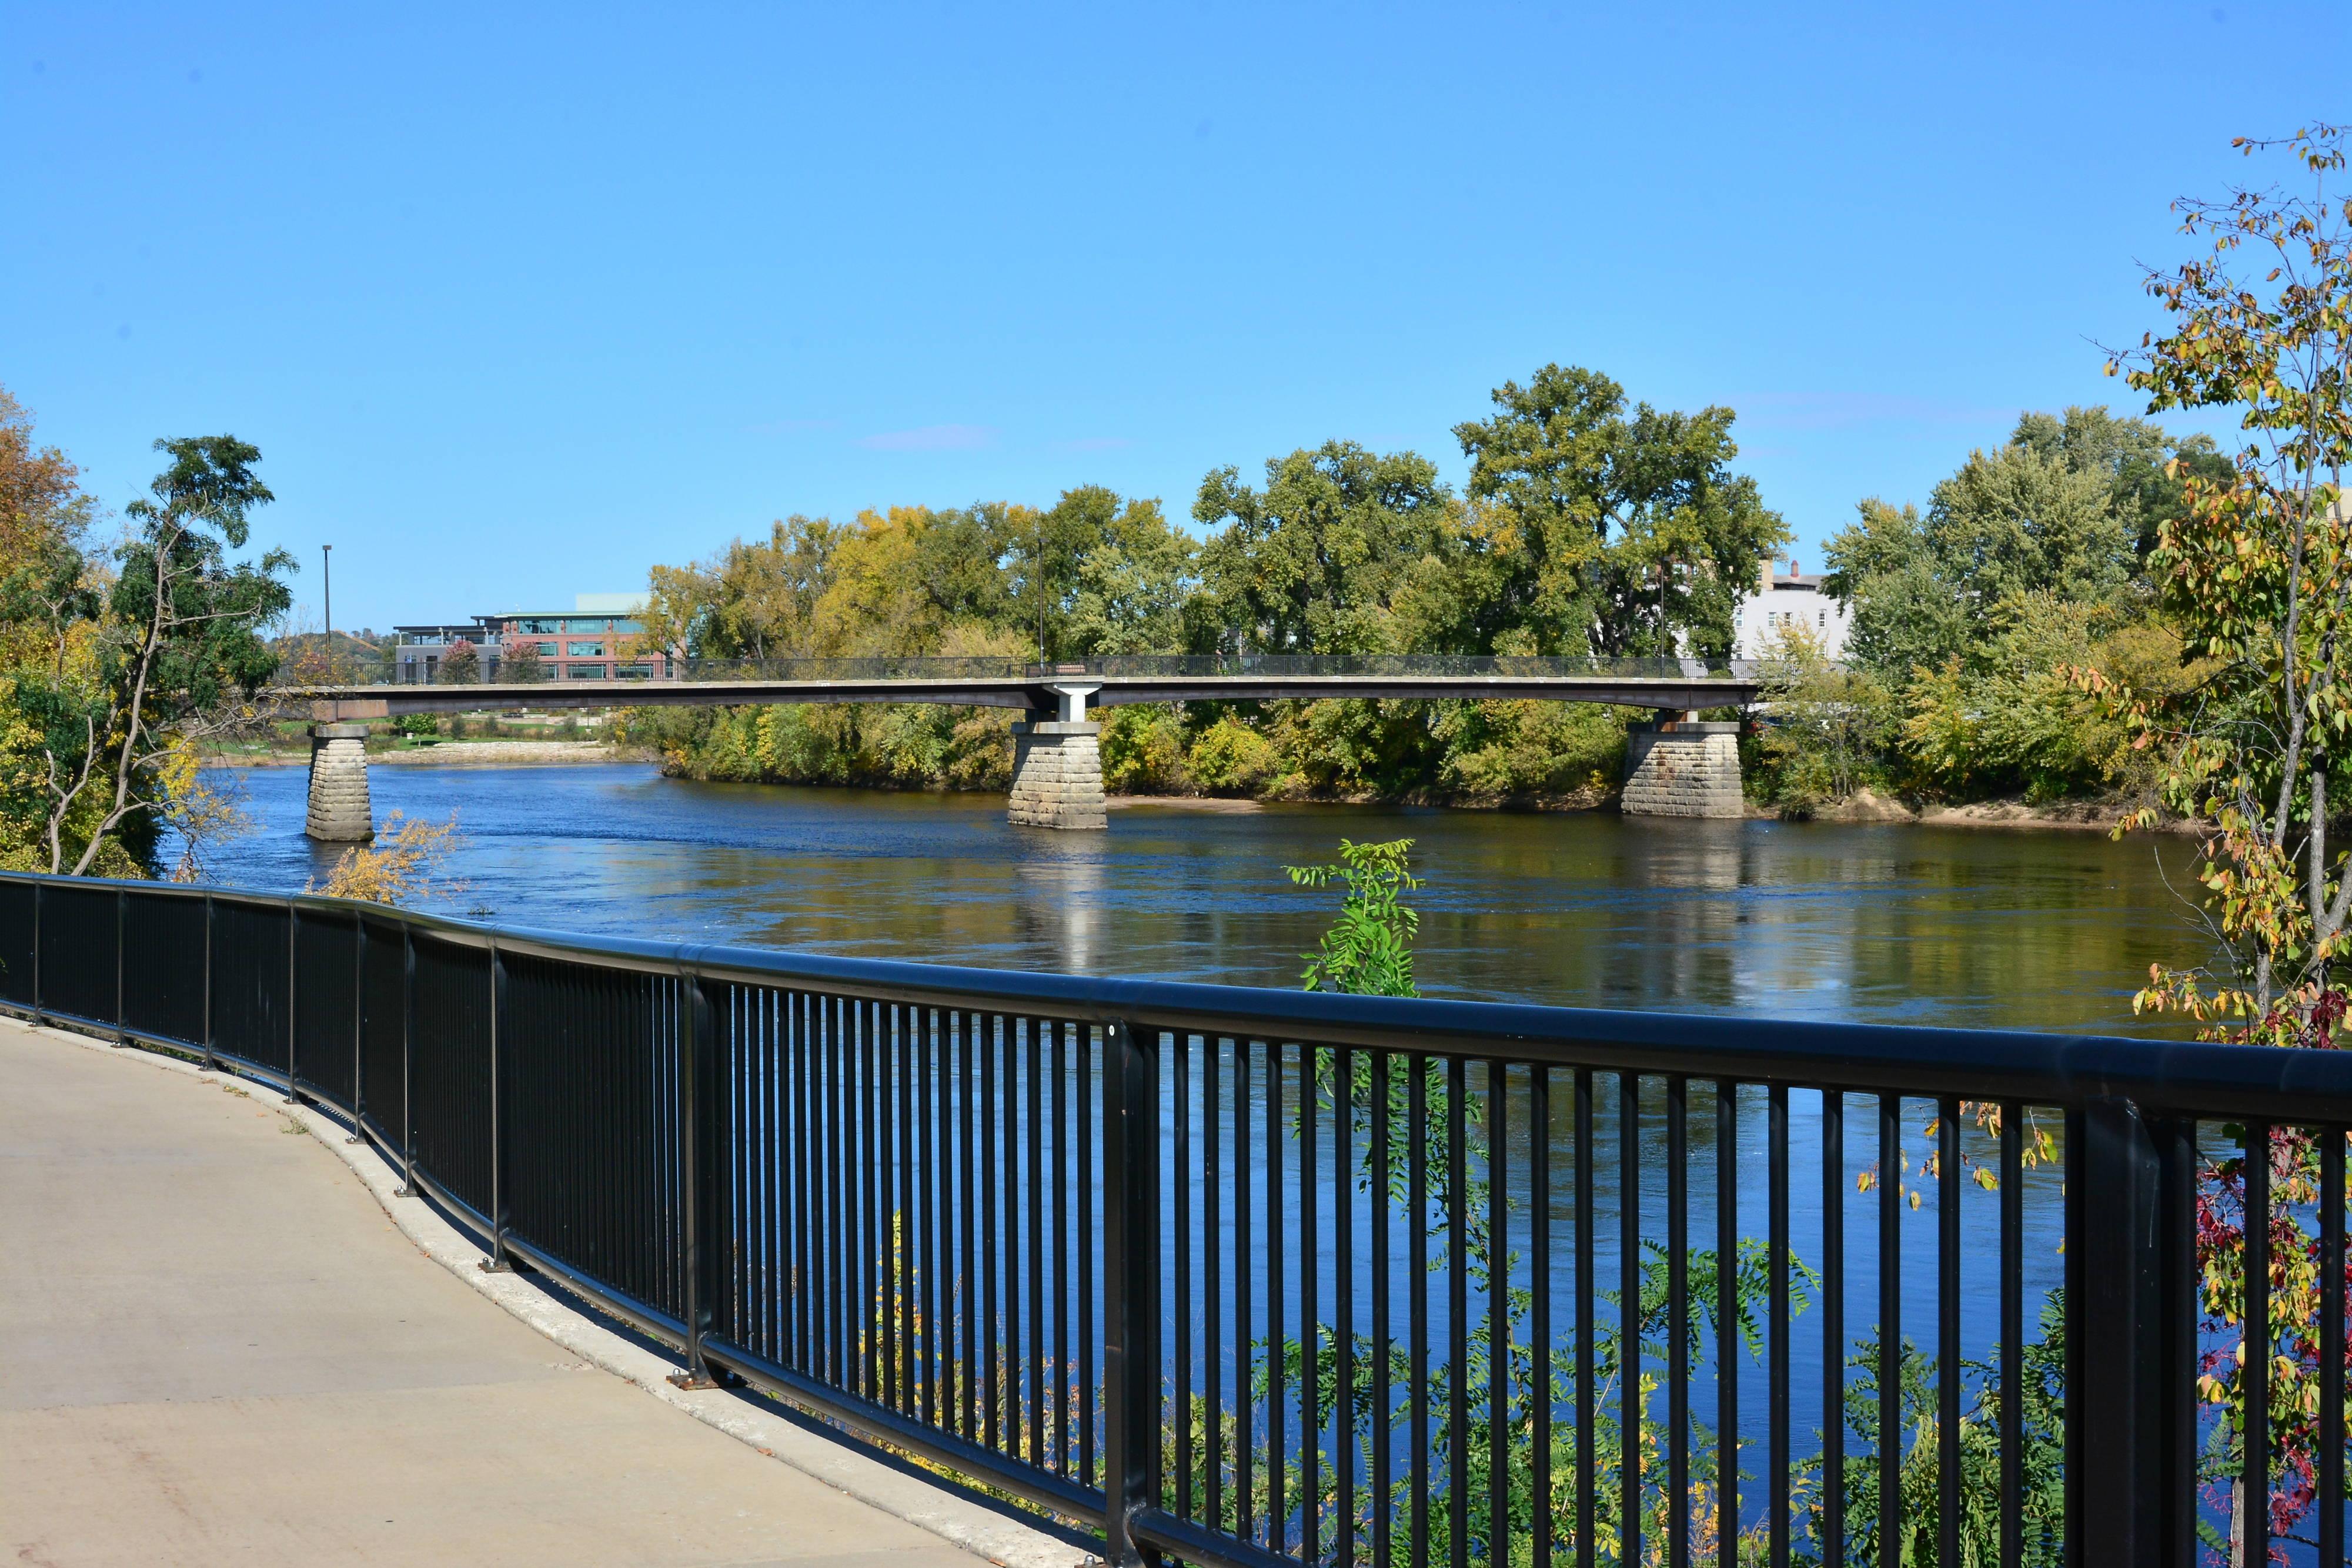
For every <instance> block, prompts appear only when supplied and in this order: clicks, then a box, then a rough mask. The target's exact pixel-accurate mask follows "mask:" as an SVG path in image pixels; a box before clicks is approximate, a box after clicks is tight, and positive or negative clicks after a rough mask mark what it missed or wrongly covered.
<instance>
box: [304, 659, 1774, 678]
mask: <svg viewBox="0 0 2352 1568" xmlns="http://www.w3.org/2000/svg"><path fill="white" fill-rule="evenodd" d="M620 663H621V665H625V664H626V663H627V662H626V661H622V662H620ZM616 667H619V666H616ZM408 668H410V669H411V670H414V669H415V666H408ZM1755 669H1756V664H1755V662H1754V661H1752V660H1744V659H1741V660H1723V659H1707V658H1701V657H1697V656H1696V655H1693V656H1690V657H1685V658H1673V659H1612V658H1551V657H1538V656H1534V655H1529V656H1526V657H1518V656H1514V655H1508V654H1480V653H1124V654H1116V655H1110V656H1105V657H1097V658H1087V659H1066V660H1059V661H1055V662H1051V663H1041V662H1039V661H1037V660H1034V659H1018V658H995V657H976V656H975V657H962V656H950V655H908V656H905V657H896V656H875V657H857V658H809V659H680V660H676V661H672V662H670V663H669V664H667V667H666V673H665V674H662V675H660V676H658V677H656V676H653V675H650V674H639V675H630V676H625V677H619V678H616V679H614V681H613V683H612V684H613V685H628V684H631V683H632V682H635V681H644V680H652V679H660V680H685V681H811V682H828V683H841V684H851V685H856V684H867V683H872V682H877V681H1038V682H1050V681H1057V680H1083V679H1100V678H1108V679H1114V680H1116V679H1129V680H1143V679H1200V678H1206V677H1217V676H1232V677H1261V678H1276V679H1294V678H1315V677H1333V678H1340V677H1347V676H1362V677H1368V678H1405V679H1409V678H1412V677H1415V676H1439V677H1462V678H1479V677H1494V678H1503V679H1516V680H1553V679H1576V678H1591V679H1601V680H1709V679H1712V680H1730V681H1748V680H1751V679H1753V678H1754V674H1755ZM420 678H421V677H420ZM398 679H400V676H399V675H398V674H396V673H388V672H386V671H385V670H383V668H382V667H380V666H378V667H374V668H373V669H372V671H371V673H370V677H369V680H368V681H365V682H362V684H375V685H383V684H388V683H391V682H394V681H397V680H398ZM276 684H277V685H282V686H316V685H331V684H334V683H331V682H326V681H322V680H321V679H320V674H319V672H318V670H317V669H316V668H314V667H312V666H310V665H307V664H306V665H302V666H299V667H298V666H296V665H293V664H289V665H288V666H287V667H286V668H285V669H284V670H282V671H281V672H280V674H279V676H278V680H277V682H276ZM542 684H553V683H542ZM566 684H567V685H568V684H569V683H566Z"/></svg>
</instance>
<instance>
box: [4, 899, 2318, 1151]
mask: <svg viewBox="0 0 2352 1568" xmlns="http://www.w3.org/2000/svg"><path fill="white" fill-rule="evenodd" d="M0 882H10V883H41V884H47V885H52V886H68V887H83V888H107V889H123V890H128V891H131V892H136V893H140V894H151V895H163V896H184V897H202V896H205V895H207V894H209V895H211V896H214V897H216V898H226V899H230V900H234V901H236V902H240V903H247V904H276V905H281V906H289V907H295V908H300V909H306V910H315V911H318V912H320V913H331V914H334V915H339V916H341V917H342V918H345V919H350V918H354V917H362V916H363V917H366V918H368V919H372V920H381V921H387V922H396V923H399V924H403V925H407V926H408V927H410V928H411V929H412V930H414V931H415V932H417V933H418V934H420V935H425V936H434V937H437V938H440V939H443V940H446V941H451V942H457V943H461V944H464V945H467V946H492V945H495V946H498V947H499V949H500V950H501V951H504V952H507V953H510V954H519V955H526V956H540V957H546V958H551V959H557V960H563V961H572V962H587V963H593V964H601V965H604V966H605V967H618V968H627V969H635V970H638V971H641V972H646V973H656V974H691V975H697V976H701V977H709V978H713V979H721V980H732V981H737V982H740V983H747V984H751V985H761V986H773V987H778V988H786V989H792V988H809V989H820V988H821V989H824V990H826V991H829V992H834V993H837V994H843V995H849V996H855V997H858V998H864V999H867V1000H874V1001H883V1002H899V1003H907V1004H911V1005H918V1006H929V1007H945V1008H957V1007H962V1008H970V1009H984V1010H988V1011H996V1012H1011V1013H1015V1014H1024V1013H1035V1014H1038V1015H1040V1016H1049V1017H1059V1018H1065V1019H1085V1020H1089V1021H1098V1022H1108V1021H1109V1020H1111V1019H1129V1020H1131V1021H1133V1022H1135V1023H1137V1024H1140V1025H1144V1026H1147V1027H1150V1028H1155V1029H1163V1030H1173V1031H1176V1032H1178V1033H1181V1034H1191V1035H1200V1036H1207V1037H1223V1038H1234V1037H1242V1038H1249V1039H1260V1040H1263V1039H1266V1038H1269V1037H1272V1038H1276V1039H1280V1040H1286V1041H1307V1042H1311V1043H1314V1044H1318V1045H1349V1046H1358V1047H1363V1048H1368V1049H1374V1050H1405V1051H1428V1052H1433V1053H1436V1054H1441V1055H1447V1056H1464V1057H1471V1058H1476V1059H1485V1060H1496V1061H1532V1062H1545V1063H1550V1064H1554V1065H1561V1066H1579V1067H1591V1068H1597V1069H1600V1070H1602V1071H1616V1070H1621V1069H1622V1070H1626V1071H1639V1072H1643V1073H1675V1074H1684V1075H1687V1076H1690V1077H1694V1078H1699V1079H1707V1078H1723V1079H1728V1080H1736V1081H1738V1082H1743V1083H1756V1082H1780V1083H1788V1084H1793V1085H1800V1086H1806V1087H1814V1088H1823V1089H1843V1090H1851V1091H1856V1092H1864V1093H1868V1092H1877V1091H1895V1092H1902V1093H1906V1094H1915V1095H1921V1096H1927V1095H1958V1096H1960V1097H1963V1098H1966V1099H1970V1100H2020V1101H2027V1102H2032V1103H2044V1104H2079V1103H2085V1102H2087V1101H2090V1100H2094V1099H2100V1098H2108V1097H2116V1098H2128V1099H2131V1100H2133V1101H2135V1102H2137V1103H2139V1104H2141V1105H2142V1106H2143V1107H2144V1108H2146V1109H2148V1110H2151V1111H2159V1112H2167V1113H2195V1114H2200V1115H2208V1116H2211V1115H2243V1116H2247V1117H2252V1118H2257V1119H2263V1118H2275V1119H2279V1120H2290V1121H2314V1122H2329V1123H2347V1122H2352V1051H2319V1050H2308V1049H2271V1048H2253V1047H2244V1046H2231V1045H2215V1044H2207V1043H2202V1042H2196V1041H2187V1040H2146V1039H2130V1038H2126V1037H2118V1036H2105V1035H2058V1034H2043V1033H2036V1032H2032V1031H2027V1030H1969V1029H1939V1028H1920V1027H1916V1026H1911V1025H1895V1024H1858V1023H1825V1022H1813V1021H1803V1020H1786V1019H1756V1018H1739V1017H1721V1016H1713V1015H1706V1014H1689V1013H1665V1012H1636V1011H1622V1010H1616V1009H1595V1008H1562V1007H1547V1006H1537V1005H1532V1004H1524V1003H1511V1002H1477V1001H1453V1000H1445V999H1441V998H1391V997H1353V996H1339V995H1334V994H1331V993H1328V992H1310V991H1293V990H1276V989H1272V988H1259V987H1249V986H1222V985H1203V984H1199V983H1195V982H1191V981H1176V980H1150V979H1136V978H1119V977H1096V976H1078V975H1056V974H1032V973H1025V972H1021V971H1013V970H998V969H980V968H971V967H960V966H955V965H946V964H923V963H914V962H908V961H905V960H898V959H882V958H851V957H838V956H829V955H824V954H816V953H797V952H777V951H771V950H766V949H759V948H749V947H735V946H725V945H722V944H712V943H676V942H650V941H644V940H640V939H635V938H630V937H623V936H583V935H579V934H575V933H567V932H553V931H542V930H538V929H534V928H530V927H522V926H494V925H485V924H482V923H479V922H476V921H468V920H460V919H454V918H451V917H448V916H444V915H424V914H418V913H415V912H412V911H408V910H401V909H394V908H389V907H387V906H384V905H381V904H361V903H354V902H352V901H348V900H341V899H331V898H324V897H319V896H315V895H309V894H293V895H283V894H257V893H254V892H251V891H249V890H244V889H236V888H219V887H205V886H201V885H189V884H179V883H143V882H113V881H105V880H101V879H96V878H86V877H84V878H76V877H48V876H44V875H39V874H37V873H24V872H0Z"/></svg>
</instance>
